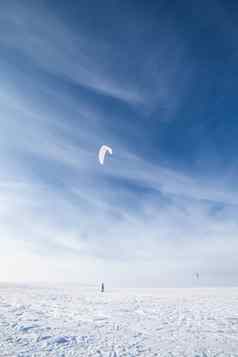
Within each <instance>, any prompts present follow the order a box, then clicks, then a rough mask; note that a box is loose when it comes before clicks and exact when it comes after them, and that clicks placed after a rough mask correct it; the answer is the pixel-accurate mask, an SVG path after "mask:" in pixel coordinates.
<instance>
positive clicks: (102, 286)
mask: <svg viewBox="0 0 238 357" xmlns="http://www.w3.org/2000/svg"><path fill="white" fill-rule="evenodd" d="M101 292H102V293H104V283H102V285H101Z"/></svg>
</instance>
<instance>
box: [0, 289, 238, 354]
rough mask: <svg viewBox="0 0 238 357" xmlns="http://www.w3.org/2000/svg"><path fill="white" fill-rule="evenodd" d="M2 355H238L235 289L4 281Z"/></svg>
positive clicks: (0, 307) (237, 295)
mask: <svg viewBox="0 0 238 357" xmlns="http://www.w3.org/2000/svg"><path fill="white" fill-rule="evenodd" d="M98 290H99V289H98ZM0 356H19V357H20V356H22V357H23V356H24V357H26V356H61V357H63V356H82V357H89V356H95V357H122V356H124V357H135V356H144V357H150V356H170V357H171V356H189V357H198V356H200V357H206V356H238V289H235V288H227V289H153V290H148V289H141V290H139V289H138V290H134V289H133V290H132V289H127V290H126V289H121V290H108V291H106V292H105V293H104V294H103V293H100V292H99V291H96V289H92V288H85V289H82V288H72V287H71V288H69V287H67V288H60V287H58V288H49V287H29V286H28V287H27V286H26V287H14V286H3V285H2V286H1V285H0Z"/></svg>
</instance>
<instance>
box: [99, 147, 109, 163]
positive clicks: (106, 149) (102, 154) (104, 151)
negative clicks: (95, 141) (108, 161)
mask: <svg viewBox="0 0 238 357" xmlns="http://www.w3.org/2000/svg"><path fill="white" fill-rule="evenodd" d="M106 154H110V155H112V149H111V148H110V147H109V146H106V145H102V146H101V147H100V149H99V152H98V160H99V162H100V164H101V165H103V164H104V160H105V156H106Z"/></svg>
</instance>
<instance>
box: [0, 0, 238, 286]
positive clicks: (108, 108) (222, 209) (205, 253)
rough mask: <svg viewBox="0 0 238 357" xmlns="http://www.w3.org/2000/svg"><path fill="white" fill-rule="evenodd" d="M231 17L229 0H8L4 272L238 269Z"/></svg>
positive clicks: (227, 273) (129, 276)
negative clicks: (106, 150)
mask: <svg viewBox="0 0 238 357" xmlns="http://www.w3.org/2000/svg"><path fill="white" fill-rule="evenodd" d="M237 17H238V6H237V4H236V2H234V1H221V0H220V1H200V2H197V1H185V0H182V1H175V2H173V3H171V2H169V1H154V2H153V1H151V2H149V3H148V2H145V1H124V2H122V1H116V0H112V1H109V0H108V1H105V0H102V1H100V2H97V1H81V0H80V1H72V0H71V1H68V2H67V4H66V3H65V1H57V2H56V1H53V0H52V1H38V2H31V3H30V2H29V1H24V0H23V1H21V2H19V1H9V2H5V3H4V4H1V12H0V105H1V115H0V124H1V130H0V149H1V150H0V161H1V168H0V189H1V191H0V192H1V196H0V197H1V203H2V204H1V206H0V244H1V250H0V279H1V280H2V281H19V282H20V281H46V280H47V281H52V282H53V281H66V282H79V283H86V284H95V283H98V282H100V281H102V280H104V281H105V282H106V284H108V285H111V286H113V285H114V286H191V285H196V284H197V282H196V281H195V279H194V273H195V272H196V271H199V272H200V277H201V278H200V280H201V282H199V283H200V284H204V285H236V284H237V283H238V281H237V276H238V263H237V253H238V241H237V233H238V223H237V213H238V190H237V177H238V165H237V154H238V144H237V134H238V121H237V114H238V108H237V92H238V78H237V76H238V71H237V56H238V45H237V36H238V27H237V23H238V22H237ZM102 144H107V145H110V146H111V147H112V148H113V155H112V156H111V157H109V158H108V159H107V161H106V164H105V165H104V166H103V167H102V166H101V165H99V163H98V161H97V151H98V149H99V147H100V145H102Z"/></svg>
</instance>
